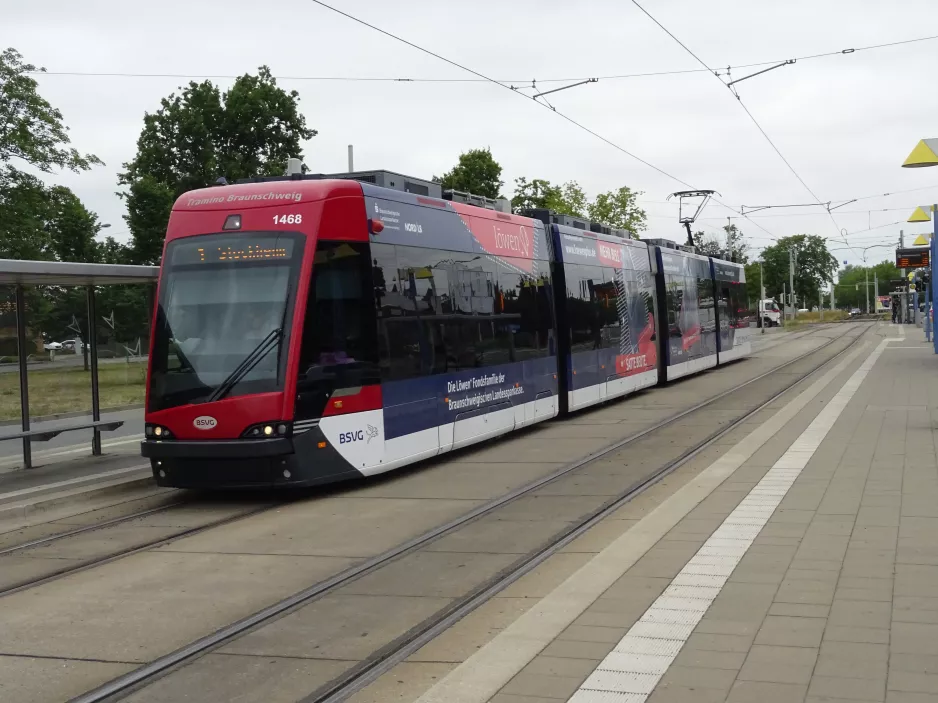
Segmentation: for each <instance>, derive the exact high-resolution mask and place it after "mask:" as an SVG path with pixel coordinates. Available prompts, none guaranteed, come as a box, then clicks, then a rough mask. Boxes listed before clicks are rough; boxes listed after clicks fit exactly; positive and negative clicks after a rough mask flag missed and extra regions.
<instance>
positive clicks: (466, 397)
mask: <svg viewBox="0 0 938 703" xmlns="http://www.w3.org/2000/svg"><path fill="white" fill-rule="evenodd" d="M446 393H447V395H446V398H445V402H446V409H447V410H451V411H457V412H464V411H465V410H472V409H474V408H478V407H482V406H484V405H488V404H490V403H503V402H505V401H510V400H511V399H512V398H514V397H515V396H523V395H524V386H523V385H521V384H520V383H514V384H509V385H507V387H506V383H505V374H503V373H489V374H486V375H483V376H473V377H472V378H467V379H462V380H457V381H447V382H446Z"/></svg>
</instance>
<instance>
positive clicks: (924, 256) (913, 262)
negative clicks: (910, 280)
mask: <svg viewBox="0 0 938 703" xmlns="http://www.w3.org/2000/svg"><path fill="white" fill-rule="evenodd" d="M929 263H930V259H929V256H928V247H916V248H914V249H896V267H897V268H901V269H909V268H912V269H917V268H927V267H928V266H929Z"/></svg>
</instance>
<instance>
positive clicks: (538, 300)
mask: <svg viewBox="0 0 938 703" xmlns="http://www.w3.org/2000/svg"><path fill="white" fill-rule="evenodd" d="M529 264H530V262H527V261H515V260H512V259H507V260H505V261H504V262H501V263H500V265H499V268H498V289H499V293H500V296H501V297H500V305H499V308H500V313H501V316H502V320H501V321H502V322H503V323H504V325H505V327H506V329H507V331H508V333H509V334H510V335H511V347H510V348H511V351H512V354H513V358H512V361H524V360H525V359H535V358H539V357H542V356H547V355H548V354H549V353H550V352H549V337H550V333H551V330H552V327H553V325H552V324H551V317H550V300H549V297H548V296H549V290H548V287H549V283H548V281H547V280H546V279H545V278H541V277H537V276H535V275H534V274H533V273H532V274H529V273H521V272H522V271H524V270H525V267H526V266H528V265H529ZM542 265H543V266H545V267H546V264H542Z"/></svg>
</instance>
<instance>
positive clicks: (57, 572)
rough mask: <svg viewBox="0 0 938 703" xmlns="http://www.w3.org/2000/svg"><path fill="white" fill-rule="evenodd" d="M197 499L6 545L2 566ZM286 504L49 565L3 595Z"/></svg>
mask: <svg viewBox="0 0 938 703" xmlns="http://www.w3.org/2000/svg"><path fill="white" fill-rule="evenodd" d="M197 503H198V499H189V500H180V501H177V502H174V503H170V504H167V505H161V506H158V507H155V508H149V509H147V510H141V511H139V512H135V513H131V514H129V515H122V516H120V517H116V518H112V519H110V520H104V521H101V522H98V523H95V524H93V525H85V526H82V527H78V528H75V529H73V530H67V531H65V532H61V533H57V534H53V535H48V536H46V537H41V538H38V539H34V540H30V541H28V542H23V543H20V544H17V545H14V546H12V547H6V548H4V549H0V568H2V566H3V557H9V556H12V555H14V554H17V553H19V552H28V551H29V550H30V549H36V548H40V547H44V546H47V545H50V544H54V543H56V542H60V541H64V540H68V539H73V538H76V537H81V536H83V535H86V534H88V533H90V532H98V531H105V530H107V529H109V528H114V527H119V526H122V525H126V524H129V523H132V522H133V521H135V520H141V519H144V518H147V517H151V516H153V515H158V514H161V513H168V512H171V511H172V509H173V508H180V507H186V506H191V505H194V504H197ZM282 504H283V501H279V502H270V503H265V504H264V505H262V506H260V507H253V508H251V509H249V510H245V511H243V512H239V513H237V514H235V515H227V516H225V517H223V518H219V519H218V520H212V521H210V522H207V523H204V524H202V525H195V526H192V527H188V528H185V529H182V530H178V531H174V532H172V533H171V534H168V535H164V536H162V537H160V538H158V539H149V540H147V539H145V540H143V541H141V542H137V543H134V544H131V545H129V546H127V547H124V548H121V549H116V550H110V551H108V552H106V553H105V554H102V555H100V556H96V557H92V558H90V559H86V560H83V561H80V562H79V563H77V564H69V565H67V566H62V567H59V568H53V569H49V570H48V571H46V572H44V573H42V574H41V575H40V576H36V577H31V578H28V579H24V580H22V581H18V582H13V583H9V584H2V585H0V598H3V597H5V596H10V595H13V594H14V593H19V592H21V591H25V590H28V589H30V588H35V587H37V586H41V585H43V584H46V583H49V582H51V581H55V580H57V579H60V578H63V577H65V576H70V575H72V574H77V573H79V572H82V571H87V570H89V569H93V568H96V567H99V566H103V565H105V564H110V563H111V562H113V561H117V560H118V559H123V558H124V557H128V556H131V555H133V554H138V553H140V552H144V551H147V550H150V549H156V548H157V547H162V546H164V545H166V544H170V543H172V542H174V541H176V540H179V539H183V538H185V537H192V536H195V535H198V534H201V533H202V532H207V531H208V530H212V529H215V528H216V527H224V526H225V525H230V524H232V523H235V522H238V521H240V520H245V519H247V518H250V517H254V516H255V515H260V514H261V513H265V512H267V511H268V510H272V509H274V508H277V507H279V506H281V505H282Z"/></svg>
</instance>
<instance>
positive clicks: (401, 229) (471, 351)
mask: <svg viewBox="0 0 938 703" xmlns="http://www.w3.org/2000/svg"><path fill="white" fill-rule="evenodd" d="M379 183H380V185H378V184H379ZM474 203H476V204H474ZM622 234H623V233H619V232H614V231H612V230H610V229H609V228H608V227H604V226H602V225H600V224H597V223H590V222H583V221H579V220H577V219H576V218H570V217H566V216H562V215H556V214H554V213H550V212H548V211H542V210H533V211H530V212H526V213H524V214H523V215H518V214H513V213H511V212H510V208H509V207H507V203H506V202H505V201H486V200H485V199H479V198H476V197H474V196H468V195H466V194H458V193H446V194H444V193H442V191H440V187H439V185H437V184H433V183H429V182H426V181H419V180H417V179H409V178H406V177H403V176H399V175H397V174H390V173H388V172H376V173H371V174H340V175H338V176H337V177H323V176H309V175H300V174H294V175H289V176H285V177H278V178H268V179H252V180H251V181H250V182H243V183H238V184H234V185H222V186H216V187H212V188H206V189H202V190H197V191H193V192H190V193H186V194H184V195H182V196H181V197H180V198H179V199H178V200H177V201H176V203H175V205H174V207H173V211H172V214H171V217H170V220H169V225H168V229H167V235H166V243H165V247H164V252H163V259H162V266H161V271H160V279H159V288H158V294H157V302H156V309H155V314H154V324H153V331H152V335H151V348H150V356H149V367H148V374H147V398H146V417H145V422H146V424H145V438H144V440H143V442H142V445H141V451H142V454H143V456H144V457H147V458H149V460H150V462H151V466H152V469H153V474H154V477H155V479H156V482H157V483H158V484H159V485H162V486H176V487H217V488H222V487H226V488H227V487H259V486H309V485H316V484H323V483H328V482H332V481H338V480H343V479H349V478H355V477H361V476H368V475H373V474H378V473H382V472H386V471H390V470H392V469H395V468H398V467H401V466H405V465H407V464H411V463H414V462H417V461H421V460H424V459H427V458H430V457H434V456H437V455H440V454H444V453H446V452H449V451H452V450H455V449H458V448H460V447H464V446H468V445H470V444H473V443H476V442H480V441H483V440H486V439H489V438H492V437H495V436H498V435H502V434H505V433H508V432H512V431H514V430H517V429H520V428H523V427H527V426H529V425H533V424H535V423H538V422H542V421H545V420H548V419H551V418H554V417H557V416H558V415H561V416H562V415H565V414H567V413H571V412H576V411H578V410H580V409H582V408H585V407H588V406H590V405H595V404H597V403H601V402H604V401H608V400H611V399H614V398H618V397H622V396H625V395H628V394H630V393H633V392H635V391H637V390H639V389H642V388H647V387H650V386H654V385H656V384H659V383H663V382H666V381H668V380H673V379H674V378H677V377H679V376H683V375H687V374H691V373H695V372H697V371H701V370H703V369H706V368H711V367H713V366H716V365H717V364H719V363H725V362H728V361H731V360H734V359H738V358H741V357H743V356H746V355H747V354H748V353H749V351H750V350H749V320H748V299H747V298H746V286H745V275H744V271H743V268H742V266H740V265H738V264H734V263H732V262H727V261H721V260H716V259H709V258H707V257H703V256H699V255H697V254H694V253H692V252H690V251H683V250H681V249H679V248H675V246H674V245H673V243H670V242H666V241H664V240H662V241H657V242H651V243H649V242H641V241H638V240H633V239H630V238H627V237H623V236H622Z"/></svg>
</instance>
